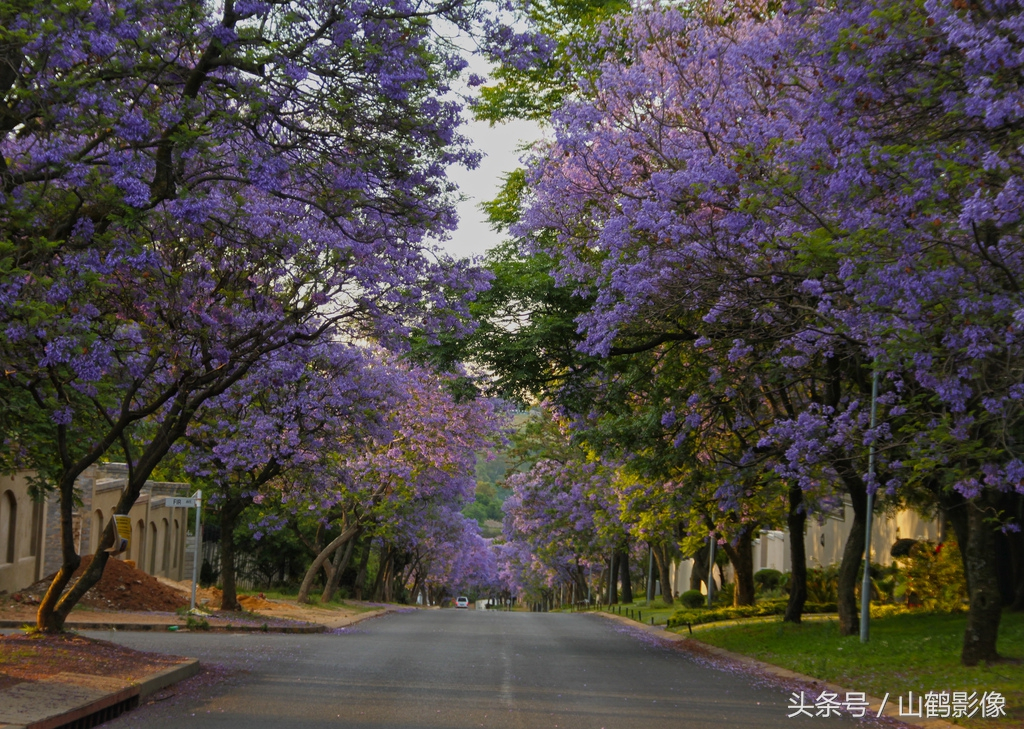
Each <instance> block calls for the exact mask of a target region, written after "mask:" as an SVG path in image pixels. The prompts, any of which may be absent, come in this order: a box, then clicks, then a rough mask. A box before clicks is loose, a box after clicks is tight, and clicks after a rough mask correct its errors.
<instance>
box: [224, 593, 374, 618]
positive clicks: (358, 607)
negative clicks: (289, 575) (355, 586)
mask: <svg viewBox="0 0 1024 729" xmlns="http://www.w3.org/2000/svg"><path fill="white" fill-rule="evenodd" d="M298 594H299V590H298V588H286V589H284V590H280V589H278V590H239V591H238V595H239V597H241V596H242V595H249V596H252V595H263V597H265V598H267V599H268V600H285V601H289V602H295V598H296V597H297V596H298ZM305 607H311V608H323V609H325V610H351V611H355V612H357V613H365V612H369V611H371V610H376V609H377V608H376V607H374V606H371V605H363V604H361V603H353V602H349V601H348V600H346V599H345V598H343V597H342V596H341V593H340V592H336V593H334V597H333V598H331V601H330V602H328V603H321V602H320V592H319V591H313V592H311V593H310V595H309V602H308V603H307V604H306V606H305Z"/></svg>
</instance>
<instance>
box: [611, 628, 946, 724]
mask: <svg viewBox="0 0 1024 729" xmlns="http://www.w3.org/2000/svg"><path fill="white" fill-rule="evenodd" d="M592 614H594V615H601V616H603V617H605V618H608V619H609V620H614V621H616V622H618V623H620V624H622V625H625V626H628V627H630V628H635V629H637V630H642V631H644V632H645V633H647V634H648V635H652V636H654V637H656V638H658V639H660V640H664V641H669V642H672V643H677V644H682V645H683V646H685V647H686V648H687V649H691V650H693V652H695V653H706V654H708V655H710V656H713V657H715V658H719V659H724V660H726V661H730V662H732V663H737V664H739V665H740V666H742V667H744V668H746V669H750V670H752V671H753V672H754V673H757V674H760V675H768V676H772V677H774V678H776V679H778V680H779V681H782V682H786V681H796V682H799V683H802V684H807V685H808V686H812V687H813V690H814V691H815V692H817V693H818V694H820V693H821V692H822V691H831V692H833V693H835V694H838V695H839V696H845V695H846V694H848V693H849V691H848V690H847V689H846V688H844V687H842V686H837V685H836V684H833V683H827V682H825V681H822V680H821V679H817V678H814V677H813V676H807V675H805V674H802V673H797V672H796V671H790V670H789V669H786V668H781V667H780V666H774V665H772V664H770V663H765V662H763V661H759V660H757V659H754V658H750V657H749V656H744V655H742V654H739V653H733V652H732V651H727V650H725V649H723V648H719V647H718V646H713V645H709V644H707V643H701V642H700V641H699V640H695V639H693V638H689V637H687V636H685V635H680V634H679V633H672V632H669V631H668V630H666V629H665V626H663V625H657V626H651V625H644V624H643V623H638V622H637V621H635V620H632V619H630V618H627V617H624V616H621V615H614V614H612V613H605V612H599V611H595V612H594V613H592ZM729 622H733V623H735V622H737V621H729ZM707 625H715V626H721V624H720V623H709V624H707ZM693 627H694V628H695V629H696V628H697V627H698V626H696V625H695V626H693ZM700 627H701V628H704V627H707V626H706V625H701V626H700ZM865 699H866V700H867V702H868V704H869V706H870V708H869V711H870V712H871V713H872V714H875V715H876V716H877V715H878V713H879V712H880V711H881V710H882V708H883V706H885V702H883V700H882V699H879V698H876V697H874V696H865ZM889 707H890V708H891V704H890V705H889ZM883 718H884V719H886V720H887V721H890V722H892V723H894V724H897V725H899V724H903V725H906V726H915V727H920V728H921V729H961V728H960V727H957V726H956V725H954V724H950V723H949V722H948V721H942V720H941V719H915V718H912V717H903V718H900V719H896V718H894V717H891V716H883Z"/></svg>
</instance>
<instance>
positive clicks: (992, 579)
mask: <svg viewBox="0 0 1024 729" xmlns="http://www.w3.org/2000/svg"><path fill="white" fill-rule="evenodd" d="M990 498H991V497H989V496H987V495H986V494H985V493H984V492H982V494H981V495H980V496H978V497H976V498H974V499H971V500H970V501H968V506H967V528H968V533H967V561H966V562H965V563H964V569H965V570H966V571H969V572H970V574H971V578H970V585H971V607H970V610H969V611H968V613H967V630H966V631H965V632H964V647H963V652H962V653H961V654H960V661H961V663H963V665H965V666H976V665H978V663H979V662H981V661H986V662H993V661H996V660H998V659H999V654H998V653H997V652H996V638H997V637H998V636H999V619H1000V618H1001V617H1002V601H1001V599H1000V595H999V579H998V575H997V574H996V560H995V534H994V530H993V527H992V524H991V523H989V521H988V520H989V519H991V518H993V517H995V516H996V510H995V509H993V508H991V506H990V503H989V502H990Z"/></svg>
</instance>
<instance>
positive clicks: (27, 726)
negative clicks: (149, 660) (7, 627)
mask: <svg viewBox="0 0 1024 729" xmlns="http://www.w3.org/2000/svg"><path fill="white" fill-rule="evenodd" d="M198 672H199V661H196V660H185V661H182V662H181V663H180V664H178V665H177V666H172V667H170V668H166V669H164V670H162V671H158V672H156V673H152V674H150V675H149V676H146V677H145V678H144V679H142V680H141V681H138V682H135V683H128V682H126V681H124V680H123V679H118V678H108V677H106V676H94V675H89V674H83V673H70V672H63V673H59V674H57V675H55V676H52V677H50V678H48V679H46V680H41V681H22V682H21V683H17V684H15V685H14V686H11V687H10V688H7V689H5V690H0V729H22V728H24V729H52V728H53V727H58V726H63V725H64V724H67V723H69V722H72V721H75V720H78V719H82V718H84V717H87V716H92V715H94V714H100V715H101V716H103V719H104V720H105V719H112V718H114V717H116V716H119V715H120V714H122V713H123V712H125V711H127V710H129V709H134V708H135V707H136V706H138V705H139V704H140V703H141V702H143V701H145V700H146V699H147V698H149V697H150V696H152V695H153V694H155V693H156V692H158V691H160V690H161V689H164V688H166V687H168V686H170V685H172V684H175V683H177V682H178V681H182V680H184V679H186V678H189V677H191V676H194V675H195V674H197V673H198ZM89 726H92V724H89Z"/></svg>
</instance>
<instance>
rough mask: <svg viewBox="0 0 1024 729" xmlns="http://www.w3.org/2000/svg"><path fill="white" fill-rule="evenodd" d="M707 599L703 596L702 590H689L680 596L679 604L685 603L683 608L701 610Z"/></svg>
mask: <svg viewBox="0 0 1024 729" xmlns="http://www.w3.org/2000/svg"><path fill="white" fill-rule="evenodd" d="M705 600H706V598H705V597H704V595H702V594H701V592H700V590H687V591H686V592H684V593H683V594H682V595H680V596H679V602H681V603H683V607H687V608H691V609H692V608H699V607H700V606H701V605H703V604H704V602H705Z"/></svg>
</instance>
